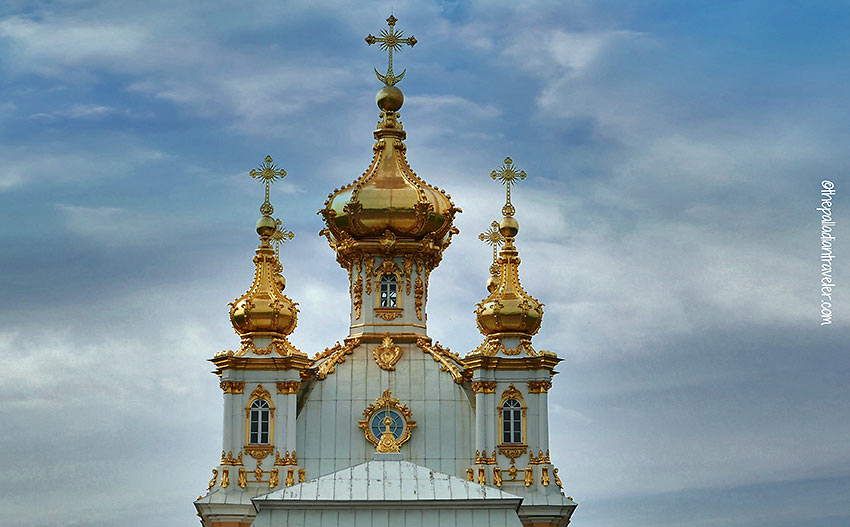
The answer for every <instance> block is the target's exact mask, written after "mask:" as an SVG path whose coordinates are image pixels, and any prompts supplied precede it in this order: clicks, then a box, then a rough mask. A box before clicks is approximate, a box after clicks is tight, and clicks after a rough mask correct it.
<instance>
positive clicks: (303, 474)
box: [298, 468, 307, 483]
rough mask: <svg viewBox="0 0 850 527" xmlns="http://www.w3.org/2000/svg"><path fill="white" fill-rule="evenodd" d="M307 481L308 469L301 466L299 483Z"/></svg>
mask: <svg viewBox="0 0 850 527" xmlns="http://www.w3.org/2000/svg"><path fill="white" fill-rule="evenodd" d="M305 481H307V469H306V468H299V469H298V483H304V482H305Z"/></svg>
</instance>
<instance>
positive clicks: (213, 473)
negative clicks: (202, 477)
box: [207, 468, 218, 490]
mask: <svg viewBox="0 0 850 527" xmlns="http://www.w3.org/2000/svg"><path fill="white" fill-rule="evenodd" d="M217 479H218V469H215V468H214V469H212V479H210V482H209V484H208V485H207V490H210V489H211V488H213V485H215V481H216V480H217Z"/></svg>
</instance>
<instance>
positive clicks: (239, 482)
mask: <svg viewBox="0 0 850 527" xmlns="http://www.w3.org/2000/svg"><path fill="white" fill-rule="evenodd" d="M236 484H237V485H239V486H240V487H242V488H243V489H244V488H245V487H246V486H247V485H248V478H247V476H246V475H245V469H244V468H242V467H239V476H238V478H237V479H236Z"/></svg>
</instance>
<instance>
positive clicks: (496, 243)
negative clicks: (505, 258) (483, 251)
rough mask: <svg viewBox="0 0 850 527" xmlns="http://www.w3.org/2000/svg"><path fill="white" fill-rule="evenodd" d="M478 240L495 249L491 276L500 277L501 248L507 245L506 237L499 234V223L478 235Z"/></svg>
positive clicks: (495, 222)
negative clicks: (498, 262)
mask: <svg viewBox="0 0 850 527" xmlns="http://www.w3.org/2000/svg"><path fill="white" fill-rule="evenodd" d="M478 239H479V240H481V241H482V242H484V243H486V244H487V245H489V246H490V247H492V248H493V264H492V265H491V266H490V274H491V275H493V276H499V266H498V264H497V263H496V261H497V260H498V257H499V247H501V246H502V245H503V244H504V243H505V237H504V236H502V233H501V232H499V222H498V221H494V222H493V223H491V224H490V229H488V230H486V231H484V232H482V233H481V234H479V235H478Z"/></svg>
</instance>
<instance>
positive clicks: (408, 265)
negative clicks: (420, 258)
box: [402, 256, 413, 296]
mask: <svg viewBox="0 0 850 527" xmlns="http://www.w3.org/2000/svg"><path fill="white" fill-rule="evenodd" d="M402 264H403V265H404V287H405V290H406V292H405V294H406V295H408V296H410V272H411V271H412V270H413V260H411V259H410V258H408V257H406V256H405V258H404V261H403V262H402Z"/></svg>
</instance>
